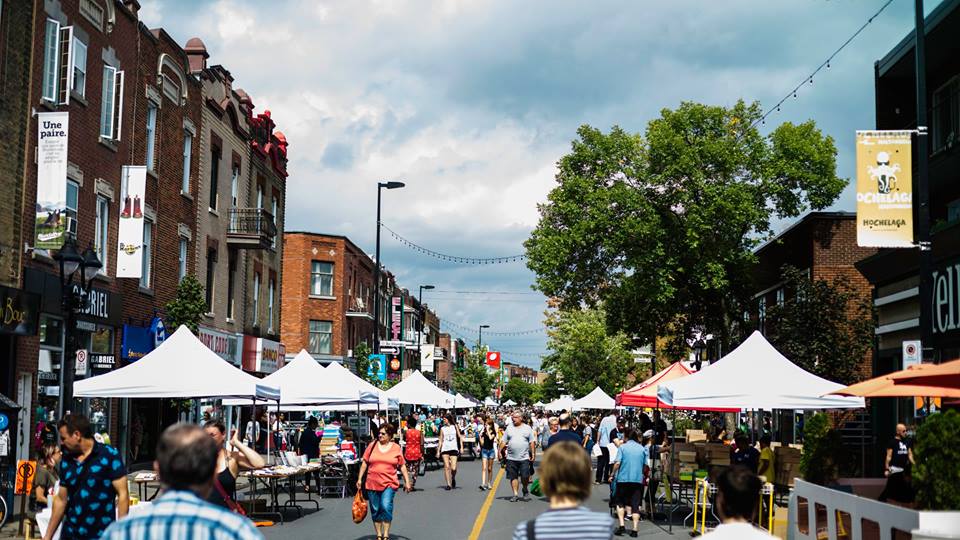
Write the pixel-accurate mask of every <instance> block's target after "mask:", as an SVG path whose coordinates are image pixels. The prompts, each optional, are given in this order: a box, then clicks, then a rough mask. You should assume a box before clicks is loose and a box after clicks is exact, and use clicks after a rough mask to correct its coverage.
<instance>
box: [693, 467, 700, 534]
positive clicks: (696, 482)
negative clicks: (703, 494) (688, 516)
mask: <svg viewBox="0 0 960 540" xmlns="http://www.w3.org/2000/svg"><path fill="white" fill-rule="evenodd" d="M699 498H700V479H699V478H697V477H696V476H694V478H693V530H694V531H696V530H697V510H698V508H697V500H699Z"/></svg>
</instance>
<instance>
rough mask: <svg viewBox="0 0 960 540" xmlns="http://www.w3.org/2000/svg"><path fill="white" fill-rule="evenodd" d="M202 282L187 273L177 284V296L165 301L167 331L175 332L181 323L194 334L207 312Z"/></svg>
mask: <svg viewBox="0 0 960 540" xmlns="http://www.w3.org/2000/svg"><path fill="white" fill-rule="evenodd" d="M204 291H205V289H204V287H203V284H202V283H200V280H198V279H197V278H196V276H194V275H193V274H188V275H186V276H184V278H183V279H182V280H181V281H180V284H179V285H177V296H175V297H174V298H173V300H171V301H169V302H167V305H166V325H167V327H168V328H169V332H176V330H177V328H179V327H180V326H181V325H183V326H186V327H187V328H189V329H190V331H191V332H193V333H194V334H196V333H197V327H198V326H199V325H200V321H202V320H203V314H204V313H206V312H207V302H206V297H205V295H204Z"/></svg>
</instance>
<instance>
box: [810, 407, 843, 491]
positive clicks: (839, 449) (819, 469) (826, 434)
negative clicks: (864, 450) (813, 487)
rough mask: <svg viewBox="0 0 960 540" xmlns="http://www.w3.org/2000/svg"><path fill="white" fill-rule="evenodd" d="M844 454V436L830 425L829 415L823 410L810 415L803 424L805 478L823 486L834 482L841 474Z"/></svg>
mask: <svg viewBox="0 0 960 540" xmlns="http://www.w3.org/2000/svg"><path fill="white" fill-rule="evenodd" d="M843 455H844V452H843V438H842V437H841V436H840V432H839V431H837V430H836V429H834V428H833V427H832V426H831V425H830V417H829V415H827V414H826V413H822V412H821V413H816V414H814V415H813V416H812V417H810V419H809V420H807V421H806V423H805V424H804V426H803V454H801V456H800V473H801V474H802V475H803V479H804V480H806V481H808V482H813V483H815V484H820V485H821V486H825V485H828V484H832V483H834V482H835V481H836V479H837V476H838V475H839V474H840V465H839V463H838V460H839V459H840V458H841V457H842V456H843Z"/></svg>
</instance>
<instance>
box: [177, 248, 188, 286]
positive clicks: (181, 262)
mask: <svg viewBox="0 0 960 540" xmlns="http://www.w3.org/2000/svg"><path fill="white" fill-rule="evenodd" d="M189 253H190V240H189V239H187V238H184V237H182V236H181V237H180V243H179V245H178V251H177V271H178V274H179V276H178V279H177V283H180V282H181V281H183V278H185V277H187V257H188V256H189V255H188V254H189Z"/></svg>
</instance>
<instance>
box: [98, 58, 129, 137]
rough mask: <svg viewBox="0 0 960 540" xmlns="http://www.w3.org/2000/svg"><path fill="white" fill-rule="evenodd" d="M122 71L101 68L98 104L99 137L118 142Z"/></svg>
mask: <svg viewBox="0 0 960 540" xmlns="http://www.w3.org/2000/svg"><path fill="white" fill-rule="evenodd" d="M123 83H124V76H123V71H122V70H119V69H117V68H115V67H113V66H106V65H105V66H103V89H102V92H101V98H102V100H101V102H100V137H101V138H103V139H108V140H113V141H120V133H121V132H122V129H123V114H122V112H123Z"/></svg>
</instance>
